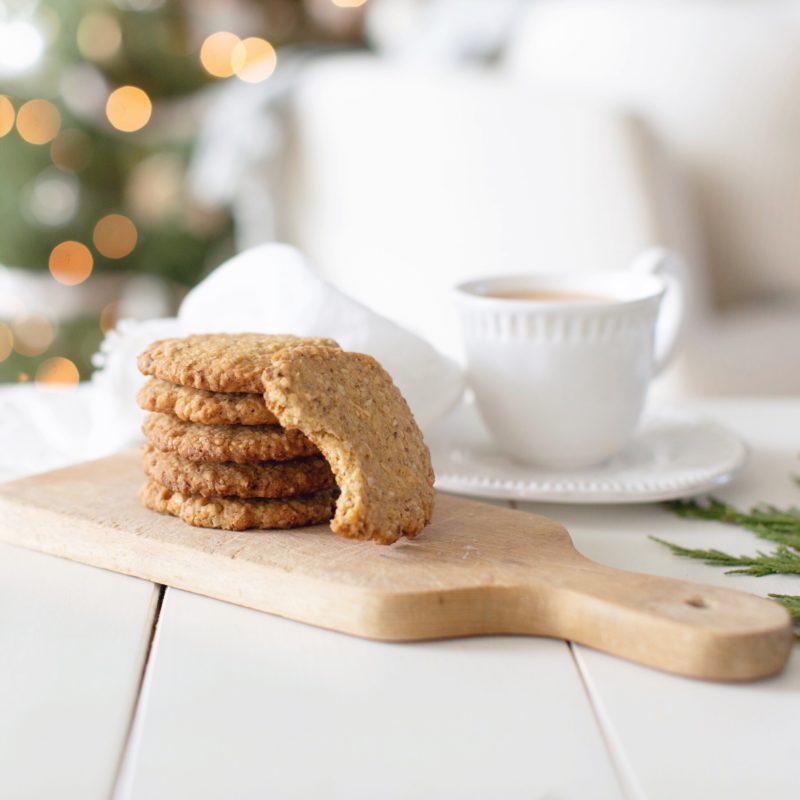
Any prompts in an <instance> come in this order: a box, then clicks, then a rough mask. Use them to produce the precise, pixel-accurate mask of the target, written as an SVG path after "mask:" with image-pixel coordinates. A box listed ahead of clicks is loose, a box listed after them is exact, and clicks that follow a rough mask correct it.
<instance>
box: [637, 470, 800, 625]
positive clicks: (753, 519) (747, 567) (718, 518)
mask: <svg viewBox="0 0 800 800" xmlns="http://www.w3.org/2000/svg"><path fill="white" fill-rule="evenodd" d="M794 480H795V481H796V482H797V483H798V484H800V477H795V479H794ZM665 505H666V508H668V509H669V510H670V511H673V512H674V513H676V514H677V515H678V516H680V517H684V518H687V519H704V520H712V521H715V522H724V523H727V524H729V525H737V526H739V527H740V528H744V529H746V530H749V531H751V532H752V533H754V534H755V535H756V536H757V537H758V538H759V539H764V540H766V541H770V542H775V543H776V544H777V547H776V548H775V549H774V550H773V551H772V552H771V553H764V552H762V551H758V552H757V553H756V554H755V555H754V556H732V555H730V554H728V553H724V552H722V551H721V550H716V549H710V550H704V549H699V548H691V547H682V546H681V545H678V544H674V543H672V542H667V541H664V540H663V539H658V538H656V537H655V536H651V537H650V538H651V539H653V541H655V542H658V543H659V544H663V545H665V546H666V547H668V548H669V549H670V550H671V551H672V552H673V553H674V554H675V555H677V556H683V557H684V558H694V559H698V560H701V561H703V562H704V563H706V564H710V565H712V566H716V567H731V569H728V570H726V574H740V575H755V576H756V577H762V576H763V575H800V508H797V507H795V506H792V507H790V508H787V509H779V508H776V507H775V506H770V505H766V504H760V505H758V506H755V507H754V508H751V509H750V511H747V512H742V511H739V510H738V509H736V508H734V507H733V506H729V505H728V504H726V503H723V502H721V501H720V500H717V499H716V498H713V497H712V498H709V499H707V500H704V501H702V502H698V501H697V500H688V501H682V500H679V501H675V502H671V503H666V504H665ZM769 597H771V598H772V599H773V600H775V601H776V602H778V603H780V604H781V605H782V606H783V607H784V608H786V610H787V611H788V612H789V613H790V614H791V616H792V619H793V620H794V621H795V624H796V625H797V626H798V628H800V595H791V594H770V595H769ZM798 639H800V630H799V631H798Z"/></svg>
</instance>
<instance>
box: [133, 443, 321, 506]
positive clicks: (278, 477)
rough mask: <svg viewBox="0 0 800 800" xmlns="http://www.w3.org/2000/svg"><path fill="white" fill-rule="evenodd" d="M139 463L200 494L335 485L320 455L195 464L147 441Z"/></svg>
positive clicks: (307, 490)
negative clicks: (289, 459)
mask: <svg viewBox="0 0 800 800" xmlns="http://www.w3.org/2000/svg"><path fill="white" fill-rule="evenodd" d="M142 466H143V467H144V471H145V474H146V475H148V476H149V477H151V478H153V479H154V480H155V481H157V482H158V483H160V484H161V485H162V486H166V487H167V488H169V489H172V490H173V491H176V492H180V493H181V494H199V495H202V496H203V497H294V496H295V495H298V494H311V493H313V492H319V491H322V490H323V489H333V488H335V487H336V481H335V480H334V479H333V473H332V472H331V468H330V467H329V466H328V462H327V461H326V460H325V459H324V458H322V457H321V456H311V457H310V458H300V459H293V460H292V461H261V462H256V463H254V464H234V463H224V464H198V463H196V462H194V461H187V460H186V459H183V458H181V457H180V456H179V455H178V454H177V453H162V452H161V451H160V450H156V449H155V448H154V447H153V446H152V445H147V446H146V447H145V450H144V453H143V455H142Z"/></svg>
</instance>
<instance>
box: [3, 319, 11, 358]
mask: <svg viewBox="0 0 800 800" xmlns="http://www.w3.org/2000/svg"><path fill="white" fill-rule="evenodd" d="M13 349H14V334H13V333H12V332H11V328H9V327H8V325H6V324H5V322H0V361H5V360H6V359H7V358H8V357H9V356H10V355H11V351H12V350H13Z"/></svg>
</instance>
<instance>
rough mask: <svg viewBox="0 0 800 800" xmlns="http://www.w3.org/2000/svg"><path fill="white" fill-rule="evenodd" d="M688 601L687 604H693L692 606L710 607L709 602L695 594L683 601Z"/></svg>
mask: <svg viewBox="0 0 800 800" xmlns="http://www.w3.org/2000/svg"><path fill="white" fill-rule="evenodd" d="M683 602H684V603H686V605H687V606H691V607H692V608H708V604H707V603H706V601H705V600H703V598H702V597H698V596H697V595H695V596H694V597H689V598H688V599H686V600H684V601H683Z"/></svg>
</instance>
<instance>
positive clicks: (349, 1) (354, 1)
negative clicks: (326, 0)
mask: <svg viewBox="0 0 800 800" xmlns="http://www.w3.org/2000/svg"><path fill="white" fill-rule="evenodd" d="M331 2H332V3H333V4H334V5H335V6H339V8H359V6H363V5H364V4H365V3H366V2H367V0H331Z"/></svg>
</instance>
